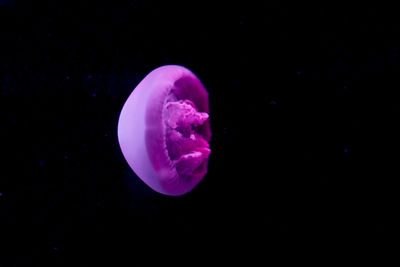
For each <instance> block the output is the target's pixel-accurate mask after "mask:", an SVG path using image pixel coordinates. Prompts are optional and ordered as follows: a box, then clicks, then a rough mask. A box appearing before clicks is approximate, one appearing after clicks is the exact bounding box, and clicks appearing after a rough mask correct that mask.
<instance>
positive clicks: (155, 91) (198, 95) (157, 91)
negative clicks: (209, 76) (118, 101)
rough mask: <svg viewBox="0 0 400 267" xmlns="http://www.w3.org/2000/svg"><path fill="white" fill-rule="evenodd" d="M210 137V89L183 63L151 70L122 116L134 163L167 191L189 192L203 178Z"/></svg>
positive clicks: (125, 148) (125, 147)
mask: <svg viewBox="0 0 400 267" xmlns="http://www.w3.org/2000/svg"><path fill="white" fill-rule="evenodd" d="M210 140H211V127H210V118H209V97H208V92H207V91H206V89H205V88H204V86H203V84H202V83H201V82H200V80H199V79H198V78H197V77H196V76H195V74H193V73H192V72H191V71H190V70H188V69H187V68H185V67H183V66H178V65H166V66H161V67H159V68H157V69H155V70H153V71H151V72H150V73H149V74H148V75H147V76H146V77H145V78H144V79H143V80H142V81H141V82H140V83H139V84H138V85H137V87H136V88H135V89H134V90H133V92H132V93H131V94H130V96H129V97H128V99H127V100H126V102H125V104H124V106H123V108H122V110H121V113H120V116H119V120H118V141H119V145H120V148H121V151H122V154H123V156H124V157H125V159H126V161H127V162H128V164H129V166H130V167H131V168H132V170H133V171H134V172H135V173H136V175H137V176H138V177H139V178H140V179H141V180H142V181H143V182H144V183H145V184H147V185H148V186H149V187H150V188H152V189H153V190H155V191H156V192H159V193H161V194H164V195H169V196H179V195H183V194H186V193H188V192H190V191H191V190H192V189H193V188H194V187H195V186H196V185H198V184H199V182H200V181H201V180H202V179H203V178H204V176H205V175H206V173H207V170H208V159H209V156H210V153H211V149H210V145H209V142H210Z"/></svg>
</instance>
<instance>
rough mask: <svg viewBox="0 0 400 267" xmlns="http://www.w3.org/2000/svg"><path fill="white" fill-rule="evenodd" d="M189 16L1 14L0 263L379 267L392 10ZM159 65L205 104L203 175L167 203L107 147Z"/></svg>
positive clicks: (153, 12) (166, 5)
mask: <svg viewBox="0 0 400 267" xmlns="http://www.w3.org/2000/svg"><path fill="white" fill-rule="evenodd" d="M188 2H189V1H187V2H186V3H177V2H173V3H171V2H170V1H163V2H162V3H159V2H154V1H139V0H138V1H126V2H117V1H111V2H90V1H76V2H74V3H72V2H65V3H62V1H46V2H40V4H39V1H10V0H8V1H0V46H1V47H2V48H1V50H0V107H1V113H0V114H1V116H0V118H1V130H0V136H1V141H2V143H4V144H2V145H1V155H2V160H1V171H0V225H1V227H0V229H1V230H0V233H1V235H0V244H2V246H4V249H2V250H1V251H0V255H1V257H0V266H47V265H48V266H93V265H95V264H97V263H104V262H106V263H108V264H110V265H111V266H128V265H129V266H146V265H152V264H153V263H155V261H158V260H160V261H162V262H163V263H165V264H177V263H186V264H187V265H188V266H191V265H193V264H195V263H197V262H201V263H203V264H213V263H215V262H217V263H218V264H222V265H223V264H232V263H236V262H239V261H240V262H241V264H242V265H245V266H254V265H257V266H258V265H263V264H269V263H272V261H273V260H275V259H278V260H280V261H286V260H289V261H294V262H297V261H299V260H300V259H306V260H313V261H318V262H319V263H320V264H325V263H328V262H331V261H334V260H337V259H343V258H346V257H352V258H355V259H368V260H370V259H377V260H379V261H380V260H382V259H387V258H388V256H390V255H391V254H392V253H394V252H395V251H396V248H395V246H394V245H393V246H392V245H391V242H392V241H395V232H396V224H395V223H394V218H395V217H396V213H398V212H397V210H398V208H396V205H395V203H396V200H397V196H396V194H397V188H398V187H397V183H396V181H397V179H398V177H399V176H398V171H397V170H396V164H397V163H398V155H397V154H398V148H399V141H398V137H399V130H398V129H397V124H398V121H399V116H398V115H399V112H400V106H399V100H398V98H397V97H396V96H397V91H398V90H399V85H400V81H399V73H400V57H399V53H400V20H399V19H398V15H397V14H396V12H395V11H396V10H395V8H393V7H390V6H387V7H386V8H381V7H376V6H358V7H349V6H344V5H343V6H336V5H332V6H329V5H320V6H315V5H309V6H306V5H304V4H296V5H287V6H285V5H278V4H272V3H269V1H265V3H262V1H259V2H257V3H254V2H251V1H245V2H240V3H232V2H230V3H229V4H218V5H217V4H215V3H207V2H204V1H193V2H192V1H190V4H189V3H188ZM165 64H179V65H183V66H185V67H187V68H189V69H190V70H192V71H193V72H194V73H195V74H196V75H197V76H198V77H199V78H200V79H201V81H202V82H203V84H204V85H205V87H206V88H207V90H208V91H209V94H210V105H211V114H210V115H211V126H212V131H213V139H212V142H211V148H212V151H213V152H212V155H211V158H210V164H209V172H208V174H207V176H206V177H205V178H204V180H203V181H202V182H201V183H200V184H199V185H198V186H197V187H196V188H195V189H194V190H193V191H192V192H190V193H189V194H187V195H184V196H181V197H168V196H163V195H160V194H157V193H155V192H153V191H152V190H150V189H149V188H148V187H147V186H145V185H144V184H143V183H142V182H141V180H139V179H138V178H137V176H136V175H135V174H134V173H133V172H132V170H131V169H130V168H129V166H128V165H127V163H126V162H125V160H124V158H123V156H122V154H121V151H120V149H119V145H118V140H117V122H118V116H119V112H120V110H121V108H122V106H123V104H124V102H125V100H126V99H127V97H128V96H129V94H130V93H131V92H132V90H133V89H134V88H135V86H136V85H137V84H138V83H139V82H140V81H141V80H142V79H143V78H144V76H145V75H147V74H148V73H149V72H150V71H151V70H153V69H154V68H156V67H158V66H161V65H165ZM186 258H188V260H189V261H186Z"/></svg>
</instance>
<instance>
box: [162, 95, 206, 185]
mask: <svg viewBox="0 0 400 267" xmlns="http://www.w3.org/2000/svg"><path fill="white" fill-rule="evenodd" d="M208 117H209V116H208V114H207V113H205V112H199V111H198V109H197V107H196V106H195V104H194V103H193V102H192V101H190V100H188V99H185V100H176V101H169V102H167V103H166V104H165V105H164V109H163V118H164V122H165V125H166V130H165V136H166V146H167V150H168V155H169V157H170V159H171V161H172V162H173V165H174V166H175V167H176V171H177V173H178V175H179V177H180V178H181V179H190V177H192V176H193V175H194V174H196V173H198V172H200V171H201V170H202V169H204V167H205V166H204V165H205V163H206V161H205V160H206V159H207V158H208V157H209V155H210V153H211V150H210V149H209V144H208V142H207V141H206V140H205V139H204V137H203V136H202V133H201V128H200V127H199V126H202V125H203V124H204V122H205V121H207V119H208Z"/></svg>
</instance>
